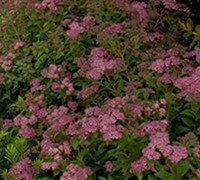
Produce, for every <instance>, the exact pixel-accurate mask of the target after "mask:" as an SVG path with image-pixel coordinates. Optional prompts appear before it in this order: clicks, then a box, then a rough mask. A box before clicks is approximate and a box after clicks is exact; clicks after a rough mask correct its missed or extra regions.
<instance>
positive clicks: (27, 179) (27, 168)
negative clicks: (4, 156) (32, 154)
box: [8, 158, 36, 180]
mask: <svg viewBox="0 0 200 180" xmlns="http://www.w3.org/2000/svg"><path fill="white" fill-rule="evenodd" d="M35 172H36V170H35V168H34V167H33V166H32V162H31V160H30V159H29V158H25V159H22V160H21V161H19V162H18V163H17V164H15V165H14V166H13V167H12V168H11V169H10V170H9V172H8V175H9V176H10V175H12V176H14V177H15V178H16V179H17V180H34V178H33V175H34V174H35Z"/></svg>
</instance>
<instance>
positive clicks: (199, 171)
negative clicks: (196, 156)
mask: <svg viewBox="0 0 200 180" xmlns="http://www.w3.org/2000/svg"><path fill="white" fill-rule="evenodd" d="M196 175H197V177H200V169H197V170H196Z"/></svg>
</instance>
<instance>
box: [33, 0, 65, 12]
mask: <svg viewBox="0 0 200 180" xmlns="http://www.w3.org/2000/svg"><path fill="white" fill-rule="evenodd" d="M59 2H61V0H43V1H42V2H41V3H36V4H35V7H36V8H37V9H45V8H49V10H50V11H56V10H57V9H58V8H57V6H56V4H57V3H59Z"/></svg>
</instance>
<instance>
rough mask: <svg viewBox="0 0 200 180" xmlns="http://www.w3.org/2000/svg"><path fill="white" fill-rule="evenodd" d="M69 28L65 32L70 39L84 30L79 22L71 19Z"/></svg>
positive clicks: (73, 38)
mask: <svg viewBox="0 0 200 180" xmlns="http://www.w3.org/2000/svg"><path fill="white" fill-rule="evenodd" d="M69 28H70V29H69V30H67V31H66V34H67V35H68V37H69V38H70V39H71V40H75V39H76V38H77V37H78V36H79V35H80V34H81V33H83V32H84V31H85V28H84V27H83V26H82V25H81V23H79V22H76V21H73V22H71V23H70V24H69Z"/></svg>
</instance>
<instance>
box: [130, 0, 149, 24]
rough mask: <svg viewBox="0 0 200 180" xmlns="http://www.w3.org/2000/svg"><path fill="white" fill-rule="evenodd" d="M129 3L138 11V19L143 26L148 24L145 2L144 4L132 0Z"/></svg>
mask: <svg viewBox="0 0 200 180" xmlns="http://www.w3.org/2000/svg"><path fill="white" fill-rule="evenodd" d="M131 5H132V7H133V8H134V9H135V10H136V12H137V13H138V16H137V19H138V21H139V22H140V23H141V25H142V26H143V27H146V26H147V24H148V13H147V4H145V3H144V2H138V1H134V2H133V3H132V4H131Z"/></svg>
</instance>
